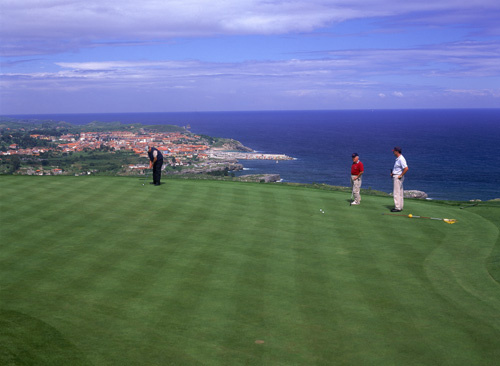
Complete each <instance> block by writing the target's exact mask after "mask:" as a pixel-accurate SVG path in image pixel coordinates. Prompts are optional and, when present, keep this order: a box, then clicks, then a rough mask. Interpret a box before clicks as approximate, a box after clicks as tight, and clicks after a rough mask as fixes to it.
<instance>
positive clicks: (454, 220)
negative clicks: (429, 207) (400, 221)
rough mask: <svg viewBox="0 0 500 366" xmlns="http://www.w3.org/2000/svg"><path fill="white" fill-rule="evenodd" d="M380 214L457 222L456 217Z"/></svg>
mask: <svg viewBox="0 0 500 366" xmlns="http://www.w3.org/2000/svg"><path fill="white" fill-rule="evenodd" d="M382 215H390V216H405V217H409V218H410V219H429V220H439V221H444V222H446V223H447V224H454V223H456V222H457V220H456V219H442V218H440V217H427V216H417V215H412V214H409V215H405V214H390V213H383V214H382Z"/></svg>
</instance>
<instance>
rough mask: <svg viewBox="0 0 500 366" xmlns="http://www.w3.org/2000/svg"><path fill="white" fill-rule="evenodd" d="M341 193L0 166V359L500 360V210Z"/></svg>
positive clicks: (198, 362) (95, 361)
mask: <svg viewBox="0 0 500 366" xmlns="http://www.w3.org/2000/svg"><path fill="white" fill-rule="evenodd" d="M349 199H350V194H347V193H342V192H328V191H322V190H317V189H310V188H302V187H290V186H281V185H273V184H254V183H237V182H223V181H220V182H218V181H202V180H177V179H176V180H166V184H165V185H162V186H161V187H154V186H151V185H149V184H146V185H144V186H143V185H142V181H140V180H138V179H136V178H119V177H21V176H2V177H0V205H1V206H0V210H1V227H0V365H4V364H6V365H23V364H26V365H28V364H29V365H31V364H34V365H287V366H288V365H497V364H498V362H499V360H500V284H499V282H498V280H499V279H500V270H499V268H500V259H499V258H500V239H499V223H500V207H499V206H498V205H494V204H489V205H484V206H477V207H470V208H467V209H459V207H458V206H451V205H447V204H439V203H433V202H428V201H415V200H407V201H406V207H405V213H412V214H414V215H421V216H433V217H442V218H454V219H457V220H458V222H457V223H456V224H453V225H449V224H446V223H444V222H442V221H435V220H425V219H410V218H407V217H398V216H388V215H382V213H388V212H389V210H388V208H389V207H391V206H392V202H391V198H384V197H375V196H364V197H363V201H362V205H361V206H358V207H356V206H353V207H350V206H349ZM320 209H323V210H324V211H325V213H324V214H322V213H321V212H320Z"/></svg>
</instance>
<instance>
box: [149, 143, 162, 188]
mask: <svg viewBox="0 0 500 366" xmlns="http://www.w3.org/2000/svg"><path fill="white" fill-rule="evenodd" d="M148 156H149V169H153V181H152V182H151V183H150V184H154V185H155V186H159V185H160V184H161V183H160V179H161V167H162V165H163V155H162V153H161V152H160V150H158V149H157V148H156V147H152V146H150V147H149V148H148Z"/></svg>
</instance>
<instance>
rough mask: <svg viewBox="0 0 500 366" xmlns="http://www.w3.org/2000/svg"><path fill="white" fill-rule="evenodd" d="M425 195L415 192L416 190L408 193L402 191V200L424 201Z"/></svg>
mask: <svg viewBox="0 0 500 366" xmlns="http://www.w3.org/2000/svg"><path fill="white" fill-rule="evenodd" d="M427 197H428V196H427V193H425V192H422V191H416V190H409V191H404V198H418V199H422V200H424V199H426V198H427Z"/></svg>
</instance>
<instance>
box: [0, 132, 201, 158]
mask: <svg viewBox="0 0 500 366" xmlns="http://www.w3.org/2000/svg"><path fill="white" fill-rule="evenodd" d="M30 136H31V137H32V138H37V139H41V140H49V141H52V142H54V143H58V145H57V146H58V147H57V149H54V148H30V149H20V148H19V147H18V146H17V145H16V144H12V145H10V146H9V149H8V151H6V152H0V155H34V156H38V155H40V154H41V153H43V152H46V151H49V150H58V151H62V152H66V153H67V152H75V151H85V150H95V149H101V148H103V147H107V148H109V149H110V150H115V151H116V150H132V151H134V152H135V153H136V154H139V155H141V156H143V157H147V153H146V148H147V146H149V145H154V146H155V147H156V148H157V149H159V150H160V151H162V152H163V154H164V155H172V156H185V157H188V158H191V157H193V155H197V156H198V158H200V159H207V158H208V155H207V154H206V153H205V151H206V150H208V149H209V146H207V145H204V144H200V143H198V141H199V137H198V136H196V135H185V134H182V133H179V132H168V133H161V132H155V133H141V134H138V133H134V132H130V131H113V132H82V133H80V135H74V134H67V135H62V136H60V137H55V136H44V135H36V134H34V135H30ZM179 141H182V143H179Z"/></svg>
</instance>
